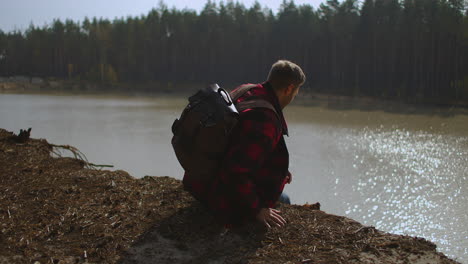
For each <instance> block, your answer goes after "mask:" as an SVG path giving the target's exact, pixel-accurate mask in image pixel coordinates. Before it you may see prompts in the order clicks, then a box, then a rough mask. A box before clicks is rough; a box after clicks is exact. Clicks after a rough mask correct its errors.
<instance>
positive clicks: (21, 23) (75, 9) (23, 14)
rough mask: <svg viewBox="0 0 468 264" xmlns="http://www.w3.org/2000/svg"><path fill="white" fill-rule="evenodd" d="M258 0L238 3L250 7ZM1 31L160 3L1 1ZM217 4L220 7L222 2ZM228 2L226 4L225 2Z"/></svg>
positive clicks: (197, 0)
mask: <svg viewBox="0 0 468 264" xmlns="http://www.w3.org/2000/svg"><path fill="white" fill-rule="evenodd" d="M254 1H255V0H239V2H241V3H243V4H244V5H245V6H246V7H250V6H251V5H252V3H254ZM324 1H325V0H295V1H294V2H295V3H296V4H305V3H307V4H310V5H312V6H313V7H315V8H317V7H318V6H319V5H320V3H322V2H324ZM0 2H1V4H0V29H1V30H3V31H4V32H8V31H11V30H14V29H19V30H24V29H26V28H27V27H28V26H29V24H30V23H31V22H32V23H33V24H34V25H36V26H43V25H44V24H46V23H50V22H52V20H53V19H54V18H60V19H62V20H64V19H66V18H70V19H72V20H74V21H82V20H83V19H84V17H86V16H87V17H90V18H92V17H104V18H109V19H113V18H115V17H126V16H128V15H131V16H139V15H142V14H147V13H148V12H149V10H151V8H153V7H157V6H158V3H159V1H158V0H0ZM164 2H165V3H166V5H168V6H169V7H173V6H175V7H176V8H178V9H183V8H190V9H194V10H196V11H200V10H201V9H202V8H203V6H204V5H205V3H206V0H166V1H164ZM215 2H217V3H219V2H220V1H219V0H216V1H215ZM225 2H226V1H225ZM258 2H259V3H260V4H261V5H263V6H267V7H269V8H271V9H272V10H273V11H275V12H276V11H277V10H278V8H279V6H280V4H281V2H282V0H259V1H258Z"/></svg>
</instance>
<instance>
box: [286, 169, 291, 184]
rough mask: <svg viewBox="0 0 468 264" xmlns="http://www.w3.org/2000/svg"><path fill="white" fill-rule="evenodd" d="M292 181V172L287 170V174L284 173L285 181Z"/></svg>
mask: <svg viewBox="0 0 468 264" xmlns="http://www.w3.org/2000/svg"><path fill="white" fill-rule="evenodd" d="M291 182H292V174H291V172H289V171H288V175H286V183H287V184H290V183H291Z"/></svg>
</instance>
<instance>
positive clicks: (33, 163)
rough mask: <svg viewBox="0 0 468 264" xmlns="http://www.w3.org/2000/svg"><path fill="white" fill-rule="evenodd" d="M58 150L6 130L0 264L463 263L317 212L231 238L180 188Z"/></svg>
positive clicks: (288, 214)
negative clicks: (56, 153) (96, 166)
mask: <svg viewBox="0 0 468 264" xmlns="http://www.w3.org/2000/svg"><path fill="white" fill-rule="evenodd" d="M54 148H55V147H54V145H51V144H49V143H48V142H47V141H46V140H43V139H42V140H38V139H27V138H24V137H23V138H18V137H17V136H14V134H13V133H11V132H8V131H6V130H3V129H0V263H36V264H37V263H457V262H455V261H453V260H450V259H448V258H447V257H445V256H444V255H443V254H442V253H439V252H437V250H436V245H435V244H433V243H431V242H429V241H427V240H425V239H422V238H416V237H409V236H401V235H393V234H388V233H385V232H382V231H379V230H377V229H375V228H373V227H369V226H363V225H361V224H360V223H358V222H356V221H354V220H352V219H349V218H346V217H342V216H336V215H331V214H327V213H325V212H323V211H321V210H318V207H317V206H310V205H302V206H300V205H282V206H281V207H280V210H281V211H282V212H283V213H282V214H283V215H284V217H285V218H286V219H287V221H288V224H287V225H286V226H285V227H283V228H272V229H269V230H267V229H265V228H264V227H262V226H260V225H257V224H251V225H248V226H245V227H242V228H236V229H229V230H227V229H225V228H224V227H223V226H222V225H219V224H218V223H217V222H216V221H215V220H214V219H213V218H212V217H211V215H210V214H209V213H208V212H207V211H205V209H204V208H203V207H202V206H200V204H198V203H197V202H196V201H195V200H194V199H192V197H191V196H190V195H189V194H188V193H186V192H185V191H184V190H183V188H182V184H181V182H180V181H179V180H176V179H173V178H169V177H148V176H147V177H144V178H142V179H136V178H133V177H131V176H130V175H128V173H126V172H124V171H108V170H97V169H90V168H88V166H87V165H89V164H87V163H86V162H84V161H82V160H78V159H73V158H56V157H53V156H52V155H51V153H52V152H53V151H54Z"/></svg>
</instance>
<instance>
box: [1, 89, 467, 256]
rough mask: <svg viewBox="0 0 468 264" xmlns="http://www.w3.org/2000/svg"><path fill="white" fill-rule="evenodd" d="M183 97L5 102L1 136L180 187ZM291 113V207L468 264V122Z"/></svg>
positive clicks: (438, 114) (415, 114) (437, 116)
mask: <svg viewBox="0 0 468 264" xmlns="http://www.w3.org/2000/svg"><path fill="white" fill-rule="evenodd" d="M185 104H186V99H185V98H181V97H175V96H172V97H170V96H167V95H166V96H153V97H149V96H146V97H144V96H124V95H119V96H116V95H69V94H65V95H63V94H62V95H57V94H45V95H44V94H42V95H33V94H0V127H1V128H5V129H8V130H10V131H16V132H18V131H19V129H21V128H27V127H32V136H33V137H35V138H46V139H47V140H48V141H49V142H52V143H54V144H70V145H73V146H75V147H77V148H78V149H80V150H81V151H82V152H83V153H85V154H86V156H87V158H88V159H89V160H90V161H92V162H93V163H96V164H112V165H114V166H115V169H123V170H126V171H128V172H129V173H130V174H131V175H134V176H136V177H142V176H145V175H157V176H172V177H175V178H179V179H180V178H181V177H182V170H181V169H180V166H179V165H178V162H177V160H176V158H175V156H174V154H173V151H172V147H171V145H170V139H171V131H170V127H171V125H172V122H173V120H174V119H175V118H177V117H178V116H179V114H180V112H181V110H182V108H183V107H184V106H185ZM398 110H399V111H394V110H390V111H382V110H371V111H369V110H365V111H363V110H360V109H359V108H358V107H354V108H353V107H348V108H347V109H340V108H334V107H324V106H317V105H309V106H305V105H291V106H288V107H287V108H286V109H285V116H286V119H287V121H288V124H289V130H290V137H289V138H287V139H286V141H287V144H288V147H289V152H290V159H291V165H290V170H291V172H292V173H293V182H292V183H291V184H290V185H288V186H287V187H286V190H285V191H286V192H287V193H288V194H289V195H290V197H291V199H292V202H293V203H298V204H303V203H306V202H308V203H314V202H317V201H318V202H320V203H321V204H322V209H323V210H324V211H326V212H329V213H333V214H338V215H345V216H348V217H350V218H353V219H355V220H357V221H360V222H361V223H363V224H365V225H372V226H375V227H376V228H378V229H380V230H384V231H388V232H392V233H397V234H408V235H412V236H419V237H424V238H426V239H429V240H431V241H433V242H434V243H436V244H437V245H438V249H439V250H440V251H441V252H443V253H445V254H447V255H448V256H450V257H452V258H455V259H457V260H458V261H460V262H462V263H468V228H467V226H468V214H467V211H468V192H467V191H468V181H467V178H468V115H467V114H466V113H455V112H453V110H450V109H445V110H444V109H442V110H434V109H419V108H415V107H408V108H407V109H406V108H404V107H403V110H402V109H401V108H398Z"/></svg>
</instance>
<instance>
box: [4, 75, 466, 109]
mask: <svg viewBox="0 0 468 264" xmlns="http://www.w3.org/2000/svg"><path fill="white" fill-rule="evenodd" d="M206 85H208V83H201V82H192V83H190V82H149V83H133V84H130V83H115V84H99V83H95V82H90V81H83V80H59V79H54V78H46V79H42V78H37V77H25V76H16V77H0V93H39V94H40V93H44V92H64V93H72V94H102V93H116V94H128V95H159V94H165V95H180V96H190V95H191V94H193V93H195V92H196V91H197V90H198V89H200V88H202V87H205V86H206ZM237 85H239V84H230V83H228V84H220V86H221V87H223V88H225V89H227V90H232V89H234V88H235V87H236V86H237ZM295 103H299V104H304V105H321V106H331V107H332V108H335V107H337V108H361V107H364V108H365V109H366V110H369V109H375V110H385V108H394V107H399V106H406V107H408V106H415V107H425V108H427V107H436V108H443V109H453V108H461V109H468V102H449V101H444V100H435V99H418V100H417V99H414V100H411V101H408V100H401V99H398V98H381V97H370V96H349V95H340V94H329V93H320V92H315V91H309V90H306V89H303V90H302V91H301V93H300V95H299V96H298V97H296V100H295Z"/></svg>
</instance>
